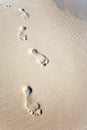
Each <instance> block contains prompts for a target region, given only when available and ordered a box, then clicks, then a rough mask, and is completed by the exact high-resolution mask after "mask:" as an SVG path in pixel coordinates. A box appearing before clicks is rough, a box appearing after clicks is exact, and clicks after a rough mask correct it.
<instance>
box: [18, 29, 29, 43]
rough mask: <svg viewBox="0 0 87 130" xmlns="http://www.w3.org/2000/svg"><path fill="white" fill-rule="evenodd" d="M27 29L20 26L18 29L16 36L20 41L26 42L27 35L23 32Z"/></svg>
mask: <svg viewBox="0 0 87 130" xmlns="http://www.w3.org/2000/svg"><path fill="white" fill-rule="evenodd" d="M26 29H27V27H26V26H21V27H20V28H19V31H18V33H17V36H18V38H19V39H20V40H23V41H26V40H27V35H25V34H24V32H25V30H26Z"/></svg>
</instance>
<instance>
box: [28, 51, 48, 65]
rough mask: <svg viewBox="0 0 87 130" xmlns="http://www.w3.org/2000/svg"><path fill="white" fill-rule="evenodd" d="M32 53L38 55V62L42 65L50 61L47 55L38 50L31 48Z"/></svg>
mask: <svg viewBox="0 0 87 130" xmlns="http://www.w3.org/2000/svg"><path fill="white" fill-rule="evenodd" d="M30 53H31V54H33V55H35V56H36V58H37V62H38V63H39V64H40V65H42V66H46V65H47V64H48V63H49V59H48V58H47V57H46V56H45V55H43V54H41V53H40V52H38V50H36V49H30Z"/></svg>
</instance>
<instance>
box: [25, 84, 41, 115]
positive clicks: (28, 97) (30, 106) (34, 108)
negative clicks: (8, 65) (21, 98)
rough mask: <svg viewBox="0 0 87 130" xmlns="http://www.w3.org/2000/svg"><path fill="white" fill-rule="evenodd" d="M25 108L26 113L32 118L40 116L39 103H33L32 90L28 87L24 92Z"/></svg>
mask: <svg viewBox="0 0 87 130" xmlns="http://www.w3.org/2000/svg"><path fill="white" fill-rule="evenodd" d="M24 93H25V107H26V109H27V112H29V114H30V115H32V116H39V115H41V114H42V109H41V106H40V104H39V103H37V102H35V101H34V100H33V98H32V88H31V87H30V86H28V87H27V88H26V89H25V90H24Z"/></svg>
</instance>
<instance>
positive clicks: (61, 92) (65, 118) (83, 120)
mask: <svg viewBox="0 0 87 130" xmlns="http://www.w3.org/2000/svg"><path fill="white" fill-rule="evenodd" d="M0 4H1V6H0V130H86V129H87V22H86V21H81V20H80V19H78V18H76V17H74V16H73V15H72V14H71V13H69V12H67V11H63V10H60V9H59V8H58V7H57V6H56V4H55V3H54V1H53V0H14V1H12V0H4V1H2V0H0ZM9 5H10V7H9ZM20 8H23V9H25V10H26V11H27V13H29V18H23V16H21V15H20V12H19V10H18V9H20ZM22 26H26V30H25V32H24V33H23V35H22V36H25V35H27V40H21V39H22V38H21V39H19V38H20V37H19V38H18V36H17V34H18V31H19V28H20V27H22ZM31 48H34V49H37V50H38V52H40V54H42V55H44V56H46V57H47V59H48V60H49V63H48V64H47V65H46V66H41V64H38V62H37V59H38V56H37V57H35V55H32V54H30V53H29V50H30V49H31ZM41 62H42V61H41ZM29 85H30V86H31V87H32V89H33V93H32V98H33V100H35V101H36V102H39V103H40V105H41V109H42V115H40V116H37V117H32V116H31V115H29V113H28V112H27V110H26V108H25V95H24V93H23V88H24V87H25V86H26V87H27V86H29Z"/></svg>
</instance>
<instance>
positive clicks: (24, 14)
mask: <svg viewBox="0 0 87 130" xmlns="http://www.w3.org/2000/svg"><path fill="white" fill-rule="evenodd" d="M18 11H19V13H20V16H21V18H23V19H28V18H29V17H30V15H29V13H28V12H26V11H25V9H23V8H20V9H18Z"/></svg>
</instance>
